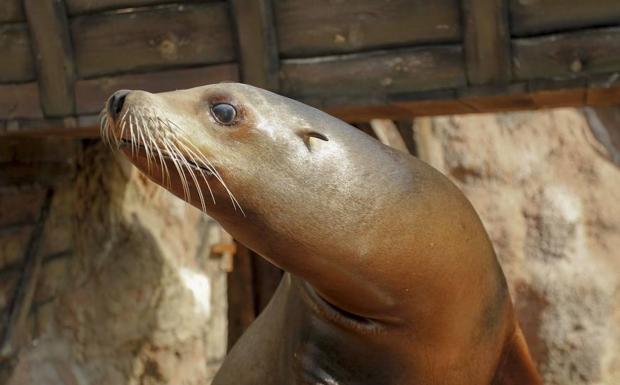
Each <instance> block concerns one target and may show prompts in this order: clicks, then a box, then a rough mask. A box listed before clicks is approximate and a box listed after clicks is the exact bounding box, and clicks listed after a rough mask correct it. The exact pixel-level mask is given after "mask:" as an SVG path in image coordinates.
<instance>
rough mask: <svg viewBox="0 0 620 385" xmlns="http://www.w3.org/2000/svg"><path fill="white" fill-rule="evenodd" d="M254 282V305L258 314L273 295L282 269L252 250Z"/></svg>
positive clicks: (280, 277)
mask: <svg viewBox="0 0 620 385" xmlns="http://www.w3.org/2000/svg"><path fill="white" fill-rule="evenodd" d="M251 255H252V267H253V278H254V279H253V284H254V306H255V312H256V316H258V315H259V314H260V313H261V312H262V311H263V310H264V309H265V307H267V304H268V303H269V301H270V300H271V297H273V294H274V293H275V291H276V289H277V288H278V285H279V284H280V280H281V279H282V270H280V269H278V268H277V267H275V266H274V265H272V264H271V263H269V262H268V261H267V260H266V259H264V258H263V257H261V256H260V255H258V254H256V253H254V252H251Z"/></svg>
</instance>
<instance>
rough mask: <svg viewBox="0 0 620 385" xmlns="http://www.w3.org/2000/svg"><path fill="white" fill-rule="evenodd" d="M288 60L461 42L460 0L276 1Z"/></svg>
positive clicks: (280, 36)
mask: <svg viewBox="0 0 620 385" xmlns="http://www.w3.org/2000/svg"><path fill="white" fill-rule="evenodd" d="M274 12H275V16H276V20H277V21H278V44H279V49H280V54H281V55H282V57H284V58H300V57H311V56H323V55H330V54H342V53H352V52H356V51H369V50H377V49H385V48H393V47H403V46H413V45H416V44H419V45H422V44H424V45H428V44H450V43H454V44H456V43H460V41H461V23H460V12H459V4H458V1H457V0H432V1H429V0H391V1H377V0H355V1H334V0H313V1H308V0H286V1H275V2H274Z"/></svg>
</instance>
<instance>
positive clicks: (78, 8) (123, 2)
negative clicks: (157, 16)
mask: <svg viewBox="0 0 620 385" xmlns="http://www.w3.org/2000/svg"><path fill="white" fill-rule="evenodd" d="M206 1H209V0H184V2H185V3H188V2H203V3H204V2H206ZM167 3H179V0H105V1H101V0H67V9H68V10H69V14H71V15H72V16H73V15H79V14H83V13H95V12H101V11H109V10H114V9H127V8H135V7H145V6H155V5H161V4H167Z"/></svg>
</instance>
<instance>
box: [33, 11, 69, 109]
mask: <svg viewBox="0 0 620 385" xmlns="http://www.w3.org/2000/svg"><path fill="white" fill-rule="evenodd" d="M24 6H25V9H26V17H27V18H28V26H29V27H30V35H31V36H32V47H33V51H34V56H35V58H36V61H35V63H36V68H37V73H38V78H39V93H40V98H41V106H42V108H43V111H44V113H45V115H46V116H50V117H54V116H64V115H73V114H74V112H75V97H74V95H73V80H74V72H75V70H74V65H73V53H72V52H73V49H72V47H71V38H70V36H69V27H68V20H67V15H66V10H65V5H64V0H49V1H43V2H41V1H39V0H25V1H24Z"/></svg>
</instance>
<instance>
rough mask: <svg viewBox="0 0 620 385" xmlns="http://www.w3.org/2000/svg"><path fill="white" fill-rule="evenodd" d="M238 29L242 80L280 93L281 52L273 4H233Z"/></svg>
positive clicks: (262, 0) (241, 0)
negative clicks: (279, 50)
mask: <svg viewBox="0 0 620 385" xmlns="http://www.w3.org/2000/svg"><path fill="white" fill-rule="evenodd" d="M232 8H233V12H234V16H235V24H236V27H237V44H238V48H239V61H240V67H241V79H242V80H243V81H244V82H245V83H248V84H252V85H254V86H257V87H261V88H265V89H268V90H272V91H277V90H278V89H279V81H278V76H279V74H278V72H279V60H278V48H277V37H276V31H275V27H274V20H273V12H272V9H271V1H270V0H232Z"/></svg>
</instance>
